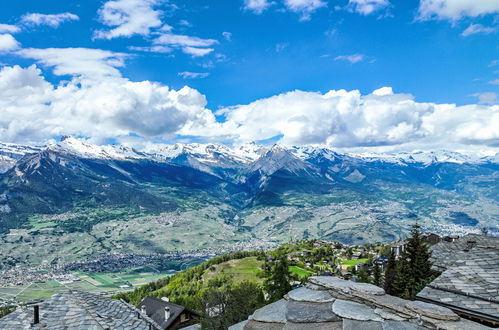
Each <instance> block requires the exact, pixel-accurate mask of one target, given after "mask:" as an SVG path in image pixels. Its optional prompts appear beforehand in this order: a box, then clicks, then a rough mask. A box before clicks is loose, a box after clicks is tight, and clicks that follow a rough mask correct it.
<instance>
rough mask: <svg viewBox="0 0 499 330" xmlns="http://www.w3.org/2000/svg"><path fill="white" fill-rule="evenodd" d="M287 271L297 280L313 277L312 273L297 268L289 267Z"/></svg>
mask: <svg viewBox="0 0 499 330" xmlns="http://www.w3.org/2000/svg"><path fill="white" fill-rule="evenodd" d="M289 271H290V272H291V274H293V275H296V276H297V277H299V278H304V277H309V276H311V275H314V273H313V272H311V271H309V270H306V269H303V268H300V267H298V266H289Z"/></svg>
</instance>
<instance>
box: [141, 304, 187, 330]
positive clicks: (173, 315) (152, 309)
mask: <svg viewBox="0 0 499 330" xmlns="http://www.w3.org/2000/svg"><path fill="white" fill-rule="evenodd" d="M142 306H145V307H146V313H147V315H148V316H149V317H150V318H151V319H153V320H154V321H155V322H156V323H158V324H159V325H160V326H161V327H162V329H167V328H168V327H169V326H170V325H171V324H172V323H173V322H175V320H176V319H177V317H179V316H180V314H181V313H182V312H183V311H184V310H186V308H185V307H184V306H180V305H177V304H174V303H171V302H169V301H164V300H161V299H158V298H155V297H146V298H144V299H143V300H142V301H141V302H140V304H139V308H142ZM165 307H169V308H170V318H169V319H168V320H165ZM187 311H188V312H189V313H190V314H194V315H197V314H196V313H194V312H192V311H190V310H187Z"/></svg>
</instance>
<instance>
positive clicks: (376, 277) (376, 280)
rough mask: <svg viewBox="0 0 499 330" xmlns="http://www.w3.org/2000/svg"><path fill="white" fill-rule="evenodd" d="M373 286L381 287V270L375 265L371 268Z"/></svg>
mask: <svg viewBox="0 0 499 330" xmlns="http://www.w3.org/2000/svg"><path fill="white" fill-rule="evenodd" d="M373 284H374V285H376V286H380V285H381V269H380V268H379V265H378V264H377V263H375V264H374V268H373Z"/></svg>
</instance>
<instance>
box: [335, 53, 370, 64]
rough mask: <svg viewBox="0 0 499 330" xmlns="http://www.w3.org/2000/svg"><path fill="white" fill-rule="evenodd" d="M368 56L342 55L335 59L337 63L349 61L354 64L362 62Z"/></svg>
mask: <svg viewBox="0 0 499 330" xmlns="http://www.w3.org/2000/svg"><path fill="white" fill-rule="evenodd" d="M365 58H366V56H365V55H362V54H352V55H340V56H336V57H335V58H334V60H335V61H348V62H350V63H352V64H355V63H359V62H362V61H363V60H365Z"/></svg>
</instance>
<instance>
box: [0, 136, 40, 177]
mask: <svg viewBox="0 0 499 330" xmlns="http://www.w3.org/2000/svg"><path fill="white" fill-rule="evenodd" d="M41 149H42V147H30V146H23V145H20V144H12V143H0V173H3V172H5V171H7V170H8V169H9V168H11V167H13V166H14V164H15V163H16V162H17V161H18V160H19V159H21V158H22V157H24V156H25V155H31V154H34V153H37V152H39V151H40V150H41Z"/></svg>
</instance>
